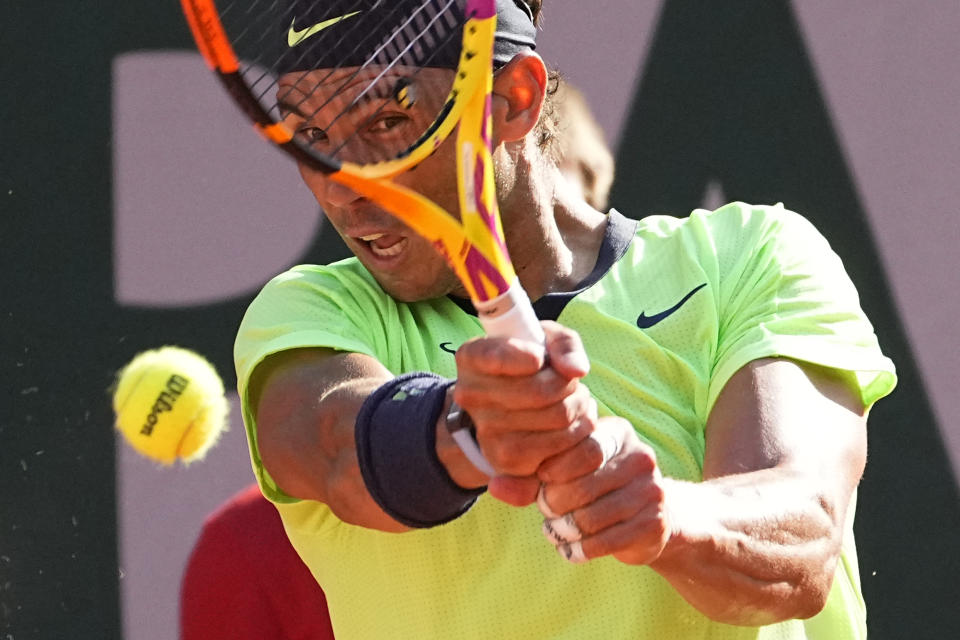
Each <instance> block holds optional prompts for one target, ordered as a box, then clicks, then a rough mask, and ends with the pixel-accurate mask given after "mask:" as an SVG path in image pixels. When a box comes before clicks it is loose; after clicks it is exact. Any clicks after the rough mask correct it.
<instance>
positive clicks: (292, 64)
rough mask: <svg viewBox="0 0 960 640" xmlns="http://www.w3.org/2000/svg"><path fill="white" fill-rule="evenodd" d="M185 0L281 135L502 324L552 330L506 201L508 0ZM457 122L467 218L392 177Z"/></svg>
mask: <svg viewBox="0 0 960 640" xmlns="http://www.w3.org/2000/svg"><path fill="white" fill-rule="evenodd" d="M181 1H182V5H183V10H184V13H185V14H186V17H187V21H188V23H189V25H190V28H191V31H192V32H193V36H194V39H195V40H196V43H197V46H198V48H199V50H200V52H201V53H202V55H203V57H204V58H205V60H206V62H207V64H208V65H209V66H210V68H211V69H212V70H213V71H214V72H215V73H216V74H217V76H218V77H219V79H220V80H221V82H222V83H223V84H224V85H225V87H226V89H227V91H228V92H229V93H230V95H231V96H232V97H233V99H234V101H235V102H236V103H237V104H238V105H239V107H240V108H241V109H242V110H243V112H244V113H245V114H246V115H247V116H248V117H249V118H250V119H251V120H252V121H253V123H254V127H255V128H256V129H257V130H258V131H259V132H260V133H261V134H263V136H264V137H265V138H266V139H267V140H269V141H270V142H272V143H273V144H275V145H276V146H277V147H279V148H280V149H282V150H283V151H285V152H287V153H288V154H290V155H291V156H293V157H294V158H295V159H296V160H297V161H299V162H302V163H304V164H306V165H307V166H309V167H310V168H312V169H314V170H316V171H320V172H323V173H324V174H325V175H326V177H327V178H328V179H330V180H333V181H336V182H338V183H340V184H342V185H345V186H347V187H349V188H350V189H351V190H353V191H354V192H355V193H357V194H360V195H362V196H364V197H366V198H368V199H370V200H372V201H374V202H375V203H377V204H378V205H379V206H380V207H382V208H383V209H385V210H386V211H387V212H389V213H391V214H392V215H394V216H395V217H397V218H399V219H400V220H401V221H403V222H404V223H405V224H406V225H407V226H408V227H410V228H411V229H412V230H413V231H414V232H415V233H417V234H419V235H421V236H423V237H425V238H426V239H428V240H430V241H431V242H432V244H433V246H434V247H435V248H436V250H437V251H439V252H440V253H441V254H442V255H443V256H444V257H445V258H446V260H447V262H448V263H449V264H450V265H451V267H452V268H453V270H454V271H455V273H456V275H457V277H458V278H459V279H460V280H461V282H462V283H463V285H464V287H465V288H466V289H467V291H468V293H469V295H470V298H471V299H472V301H473V304H474V306H475V307H476V309H477V312H478V317H479V319H480V322H481V324H482V326H483V327H484V330H485V331H486V332H487V333H488V334H490V335H497V336H512V337H518V338H524V339H527V340H530V341H533V342H537V343H540V344H543V342H544V334H543V331H542V329H541V327H540V324H539V322H538V320H537V318H536V315H535V314H534V312H533V309H532V307H531V305H530V301H529V298H528V297H527V295H526V293H525V292H524V290H523V289H522V288H521V286H520V284H519V282H518V279H517V276H516V273H515V272H514V269H513V266H512V264H511V262H510V258H509V255H508V253H507V248H506V242H505V241H504V238H503V229H502V226H501V223H500V217H499V213H498V210H497V201H496V193H495V185H494V179H493V162H492V159H491V152H490V139H491V135H490V132H491V118H490V92H491V89H492V84H493V80H492V79H493V74H492V66H493V62H492V57H493V44H494V34H495V31H496V2H495V0H352V1H350V2H344V1H341V0H326V1H324V0H181ZM412 114H416V117H412ZM458 124H459V127H457V125H458ZM454 129H456V130H457V131H456V149H457V153H456V157H457V176H458V187H459V204H460V216H459V218H458V217H457V216H456V215H452V214H450V213H449V212H447V211H445V210H444V209H443V208H442V207H440V206H439V205H437V204H436V203H434V202H432V201H431V200H429V199H427V198H425V197H423V196H421V195H420V194H418V193H416V192H414V191H412V190H410V189H407V188H405V187H403V186H401V185H398V184H396V183H394V182H393V181H392V180H391V179H392V178H393V177H395V176H397V175H398V174H400V173H402V172H404V171H407V170H409V169H411V168H413V167H415V166H416V165H417V164H418V163H420V162H421V161H422V160H423V159H425V158H426V157H427V156H429V155H430V154H431V153H433V151H434V150H435V149H436V148H437V147H439V146H440V145H441V144H442V143H443V142H444V141H445V140H446V139H447V138H448V137H449V136H450V135H451V133H453V131H454ZM455 435H457V434H455ZM463 435H466V434H463ZM458 443H459V444H460V445H461V447H464V448H471V447H472V448H473V449H476V447H475V444H474V443H473V440H472V438H469V442H466V441H464V440H462V439H460V438H458ZM467 453H468V455H470V457H471V459H474V457H475V455H479V450H476V451H474V452H469V451H468V452H467ZM481 459H482V456H481ZM487 466H488V467H489V465H487Z"/></svg>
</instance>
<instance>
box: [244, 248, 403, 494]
mask: <svg viewBox="0 0 960 640" xmlns="http://www.w3.org/2000/svg"><path fill="white" fill-rule="evenodd" d="M383 299H384V296H383V294H382V293H381V292H380V290H379V287H378V285H377V284H376V282H375V281H373V279H372V278H370V277H369V276H367V275H365V272H363V271H362V270H360V269H355V268H351V267H350V266H349V263H348V264H347V265H345V263H338V264H337V265H334V266H329V267H328V266H314V265H305V266H300V267H295V268H293V269H291V270H290V271H287V272H286V273H283V274H281V275H279V276H277V277H276V278H274V279H273V280H271V281H270V282H269V283H267V285H266V286H265V287H264V288H263V290H262V291H261V292H260V293H259V294H258V295H257V297H256V298H255V299H254V300H253V302H252V303H251V304H250V306H249V308H248V309H247V312H246V314H245V315H244V318H243V321H242V322H241V324H240V329H239V330H238V332H237V338H236V342H235V344H234V364H235V366H236V371H237V390H238V393H239V396H240V401H241V406H242V410H243V422H244V425H245V426H246V431H247V441H248V444H249V448H250V459H251V463H252V465H253V470H254V473H255V474H256V476H257V481H258V483H259V484H260V488H261V490H262V491H263V494H264V495H265V496H266V497H267V498H269V499H270V500H272V501H274V502H278V503H285V502H295V501H296V500H295V499H294V498H292V497H290V496H289V495H287V494H285V493H284V492H283V491H282V490H281V489H280V488H279V487H278V486H277V484H276V482H275V481H274V480H273V478H271V477H270V475H269V473H267V471H266V469H265V468H264V466H263V462H262V460H261V458H260V451H259V447H258V445H257V425H256V419H255V416H254V413H253V410H252V408H251V404H250V398H249V395H248V390H249V382H250V377H251V375H252V374H253V371H254V369H255V368H256V367H257V365H259V364H260V363H261V362H263V360H264V359H265V358H266V357H268V356H270V355H272V354H275V353H280V352H282V351H287V350H290V349H299V348H308V347H325V348H330V349H336V350H338V351H350V352H356V353H363V354H367V355H374V354H375V353H377V352H378V350H379V351H380V352H382V351H383V349H384V348H385V347H384V343H385V341H386V337H385V335H384V332H383V329H382V327H383V326H384V325H385V323H380V322H375V321H372V320H371V318H374V319H375V318H376V314H378V313H386V311H385V310H383V309H381V308H380V306H382V305H383V302H382V301H383Z"/></svg>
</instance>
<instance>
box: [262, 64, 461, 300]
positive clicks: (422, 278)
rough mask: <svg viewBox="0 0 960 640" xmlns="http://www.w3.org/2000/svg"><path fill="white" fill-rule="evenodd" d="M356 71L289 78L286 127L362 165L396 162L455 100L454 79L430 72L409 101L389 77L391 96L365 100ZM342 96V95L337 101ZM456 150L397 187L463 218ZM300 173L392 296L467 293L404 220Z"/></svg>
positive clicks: (445, 149) (281, 91)
mask: <svg viewBox="0 0 960 640" xmlns="http://www.w3.org/2000/svg"><path fill="white" fill-rule="evenodd" d="M355 71H356V70H355V69H341V70H337V71H335V72H333V73H332V74H331V73H330V72H329V71H314V72H311V73H307V74H302V73H296V74H289V75H287V76H284V77H282V78H281V79H280V82H279V86H278V96H283V98H282V99H281V104H282V105H283V108H284V111H285V114H286V120H285V122H287V124H288V125H289V126H291V127H292V128H294V130H295V131H297V132H298V135H300V136H303V137H304V138H305V139H306V141H308V142H309V143H310V144H315V145H317V148H318V150H320V151H322V152H325V153H328V154H330V155H333V156H334V157H336V158H338V159H341V160H346V161H351V162H356V163H369V162H375V161H378V160H385V159H389V158H391V157H393V156H395V155H396V154H397V153H398V152H400V151H402V150H404V149H406V148H407V147H409V146H410V144H411V143H412V142H413V141H414V140H415V139H416V138H417V137H418V136H419V134H420V133H421V132H423V131H424V130H425V129H426V128H427V127H428V126H429V125H430V124H431V123H432V122H433V119H434V118H435V116H436V114H437V111H438V109H439V105H440V104H442V102H443V100H444V99H445V98H446V96H447V90H446V89H442V88H441V87H446V88H449V85H450V83H451V81H452V77H453V73H454V72H453V71H450V70H445V69H422V70H421V71H420V73H419V74H418V75H417V76H416V82H415V84H413V85H412V89H411V93H408V94H406V95H404V96H401V99H404V98H405V99H407V101H406V102H405V103H403V102H401V101H399V100H397V96H395V95H394V94H393V91H392V90H393V87H395V86H396V80H397V77H393V78H388V79H387V80H388V82H387V83H385V84H384V86H389V87H390V91H389V92H388V91H386V90H385V91H383V92H381V93H380V94H377V93H376V92H375V91H374V92H367V95H370V96H372V99H371V100H363V99H361V100H357V97H358V96H357V94H358V93H360V91H362V88H361V89H358V90H357V91H351V90H350V89H351V86H354V85H355V86H357V87H364V86H368V84H369V78H362V77H361V76H354V75H353V74H354V73H355ZM362 73H369V71H368V70H365V71H364V72H362ZM334 90H336V92H337V95H336V97H335V98H333V99H332V98H331V96H332V95H333V92H334ZM410 98H412V104H410V102H411V100H410ZM350 105H356V106H353V107H352V106H350ZM308 114H309V115H308ZM302 139H303V138H302ZM455 147H456V145H455V144H454V143H453V141H452V140H449V139H448V140H447V141H446V142H445V143H444V144H443V145H441V146H440V147H439V148H438V149H437V150H436V152H434V153H433V154H432V155H431V156H430V157H429V158H427V159H426V160H424V161H423V162H421V163H420V164H419V165H417V166H416V167H415V168H414V169H412V170H410V171H407V172H405V173H403V174H402V175H399V176H396V177H394V178H393V182H395V183H397V184H401V185H404V186H406V187H409V188H411V189H413V190H414V191H416V192H417V193H420V194H421V195H424V196H426V197H427V198H429V199H430V200H432V201H434V202H436V203H437V204H438V205H440V206H441V207H443V208H444V209H446V210H447V211H450V212H452V213H454V214H456V213H457V211H458V210H459V199H458V195H457V181H456V158H455ZM337 149H339V150H337ZM335 150H337V151H336V152H335V153H334V151H335ZM300 175H301V176H302V177H303V180H304V182H305V183H306V185H307V186H308V187H309V188H310V190H311V191H312V192H313V195H314V197H315V198H316V199H317V202H319V204H320V206H321V207H322V208H323V210H324V212H325V213H326V215H327V218H328V220H329V221H330V223H331V224H332V225H333V226H334V228H336V230H337V231H338V232H339V233H340V235H341V236H342V237H343V239H344V241H345V242H346V244H347V246H348V247H349V248H350V250H351V251H353V253H354V254H355V255H356V256H357V258H359V260H360V261H361V262H362V263H363V265H364V266H365V267H366V268H367V269H368V270H369V271H370V273H371V274H372V275H373V276H374V277H375V278H376V279H377V281H378V282H379V283H380V285H381V286H382V287H383V288H384V290H385V291H387V293H389V294H390V295H391V296H393V297H394V298H396V299H398V300H402V301H413V300H425V299H429V298H435V297H439V296H443V295H446V294H447V293H456V294H458V295H463V296H465V295H466V293H465V291H464V290H463V288H462V285H461V284H460V282H459V280H458V279H457V278H456V276H455V275H454V273H453V270H452V269H450V267H449V266H448V265H447V263H446V261H445V260H444V259H443V258H442V257H441V256H440V254H439V253H437V252H436V251H435V250H434V249H433V247H432V246H431V244H430V243H429V242H428V241H427V240H425V239H423V238H422V237H420V236H419V235H417V234H416V233H415V232H414V231H413V230H411V229H410V228H409V227H407V226H406V225H405V224H403V223H402V222H400V221H399V220H398V219H397V218H395V217H393V216H392V215H390V214H389V213H387V212H386V211H384V210H383V209H381V208H380V207H379V206H378V205H376V204H375V203H373V202H371V201H370V200H368V199H366V198H364V197H361V196H359V195H358V194H356V193H355V192H354V191H352V190H351V189H349V188H347V187H344V186H343V185H340V184H338V183H336V182H333V181H331V180H329V179H327V178H326V177H325V176H324V175H323V174H322V173H320V172H318V171H314V170H313V169H311V168H309V167H307V166H306V165H303V164H301V165H300Z"/></svg>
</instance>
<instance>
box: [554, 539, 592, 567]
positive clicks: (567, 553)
mask: <svg viewBox="0 0 960 640" xmlns="http://www.w3.org/2000/svg"><path fill="white" fill-rule="evenodd" d="M557 551H558V552H559V553H560V555H561V556H563V557H564V558H565V559H566V560H567V561H568V562H571V563H573V564H583V563H585V562H586V561H588V560H589V559H590V557H589V556H587V554H586V552H585V551H584V550H583V541H582V540H574V541H573V542H571V543H569V544H560V545H557Z"/></svg>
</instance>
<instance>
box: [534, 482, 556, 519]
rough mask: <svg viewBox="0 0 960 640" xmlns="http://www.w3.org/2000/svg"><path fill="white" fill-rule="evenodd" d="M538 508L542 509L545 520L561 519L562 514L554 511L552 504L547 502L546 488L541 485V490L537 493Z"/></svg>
mask: <svg viewBox="0 0 960 640" xmlns="http://www.w3.org/2000/svg"><path fill="white" fill-rule="evenodd" d="M537 507H538V508H539V509H540V513H542V514H543V517H544V518H547V519H549V520H552V519H554V518H559V517H560V514H559V513H557V512H556V511H554V510H553V508H552V507H551V506H550V503H549V502H548V501H547V496H546V487H545V486H544V485H542V484H541V485H540V489H539V490H538V491H537Z"/></svg>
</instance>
